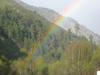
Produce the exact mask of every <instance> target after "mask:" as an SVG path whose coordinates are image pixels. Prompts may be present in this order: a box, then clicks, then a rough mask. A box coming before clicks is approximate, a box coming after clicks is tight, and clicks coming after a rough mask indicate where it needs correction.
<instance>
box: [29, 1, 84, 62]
mask: <svg viewBox="0 0 100 75" xmlns="http://www.w3.org/2000/svg"><path fill="white" fill-rule="evenodd" d="M84 2H85V0H77V2H75V3H73V4H71V6H70V7H69V9H68V10H66V9H65V10H64V12H63V13H62V14H64V15H66V17H60V18H58V19H57V20H56V21H54V23H55V24H56V25H54V26H52V28H50V30H49V31H48V32H47V33H46V34H45V36H44V38H42V39H41V40H40V41H39V42H38V43H37V44H36V47H35V48H34V50H35V51H33V52H32V57H31V59H30V61H32V58H33V57H34V56H35V55H36V54H37V53H38V52H39V51H40V49H41V47H42V46H43V45H45V44H46V42H47V39H48V38H49V36H50V35H51V34H52V33H53V32H54V30H56V29H57V27H58V26H60V25H61V23H63V22H64V21H66V19H67V18H68V16H69V15H71V13H72V12H73V11H75V10H76V9H77V8H78V7H80V5H82V4H83V3H84Z"/></svg>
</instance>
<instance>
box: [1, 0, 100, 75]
mask: <svg viewBox="0 0 100 75" xmlns="http://www.w3.org/2000/svg"><path fill="white" fill-rule="evenodd" d="M0 6H2V7H0V75H73V74H74V75H94V74H96V71H97V70H99V69H100V66H99V63H100V59H99V58H100V56H99V55H100V54H99V53H100V45H98V47H97V45H96V44H95V43H94V42H93V40H92V38H90V41H88V40H87V39H86V37H84V36H77V35H76V34H74V33H72V32H71V30H70V29H68V31H66V30H64V29H62V28H61V27H57V28H56V30H54V31H53V33H52V34H50V35H49V37H48V39H46V40H45V41H46V42H45V44H44V45H41V47H40V49H39V50H38V52H37V53H35V55H33V54H34V52H35V51H36V49H37V47H38V46H39V45H40V44H41V42H42V40H44V39H45V37H46V36H47V35H48V33H49V32H50V31H51V30H52V29H53V28H54V27H55V26H56V25H55V24H53V23H51V22H49V21H48V20H46V19H45V18H44V17H42V16H40V15H39V14H38V13H36V12H35V11H34V12H33V11H30V10H28V9H26V8H24V7H22V6H20V5H19V4H17V3H16V2H14V1H13V0H1V2H0ZM97 60H98V61H97Z"/></svg>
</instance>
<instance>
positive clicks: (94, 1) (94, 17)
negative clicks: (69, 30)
mask: <svg viewBox="0 0 100 75" xmlns="http://www.w3.org/2000/svg"><path fill="white" fill-rule="evenodd" d="M22 1H23V2H25V3H27V4H30V5H33V6H37V7H45V8H49V9H53V10H55V11H56V12H58V13H60V14H62V11H64V10H65V11H67V10H68V7H70V6H73V5H72V4H73V3H76V2H78V1H80V0H22ZM83 1H84V3H82V4H81V5H80V6H79V7H78V8H77V9H75V10H74V11H73V12H72V13H71V14H70V15H69V17H71V18H73V19H75V20H77V21H78V23H79V24H82V25H84V26H85V27H87V28H88V29H90V30H91V31H93V32H95V33H97V34H99V35H100V0H83ZM62 15H64V14H62Z"/></svg>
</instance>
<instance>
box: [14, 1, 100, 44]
mask: <svg viewBox="0 0 100 75" xmlns="http://www.w3.org/2000/svg"><path fill="white" fill-rule="evenodd" d="M15 1H16V2H18V3H19V4H20V5H22V6H24V7H26V8H27V9H30V10H32V11H36V12H37V13H39V14H40V15H42V16H43V17H45V18H46V19H48V20H49V21H51V22H53V23H54V22H55V20H57V19H58V18H59V17H63V16H62V15H60V14H58V13H57V12H55V11H53V10H50V9H47V8H42V7H35V6H30V5H28V4H25V3H23V2H22V1H20V0H15ZM77 24H78V25H79V30H78V33H76V29H75V26H76V25H77ZM60 27H62V28H64V29H65V30H67V31H68V29H71V31H72V32H73V33H75V34H77V35H80V36H82V35H84V36H85V37H87V39H88V40H89V37H90V35H92V37H93V40H94V41H95V42H96V44H98V43H100V36H99V35H97V34H95V33H94V32H92V31H90V30H89V29H87V28H86V27H84V26H83V25H80V24H79V23H78V22H77V21H76V20H74V19H72V18H69V17H68V18H67V19H66V21H65V22H64V23H62V24H61V25H60Z"/></svg>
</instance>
